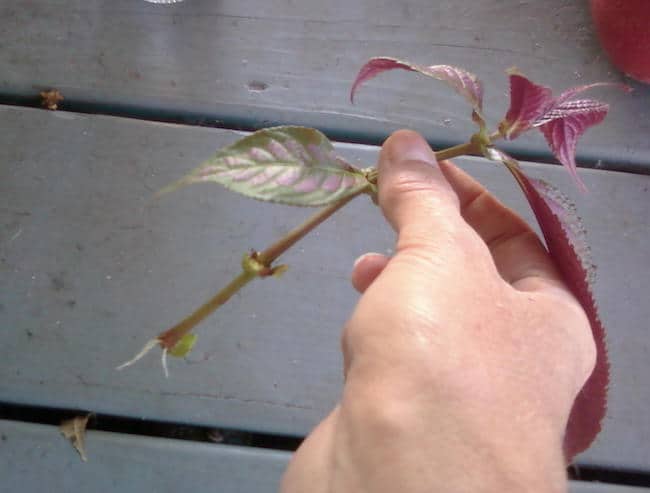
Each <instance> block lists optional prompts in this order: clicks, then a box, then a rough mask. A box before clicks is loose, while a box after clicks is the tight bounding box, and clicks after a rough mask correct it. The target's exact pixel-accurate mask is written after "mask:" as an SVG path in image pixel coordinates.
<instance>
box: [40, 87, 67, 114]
mask: <svg viewBox="0 0 650 493" xmlns="http://www.w3.org/2000/svg"><path fill="white" fill-rule="evenodd" d="M61 101H63V95H62V94H61V93H60V92H59V91H57V90H56V89H52V90H50V91H43V92H41V105H42V106H43V107H44V108H47V109H48V110H52V111H55V110H56V109H58V107H59V103H60V102H61Z"/></svg>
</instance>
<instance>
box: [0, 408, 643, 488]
mask: <svg viewBox="0 0 650 493" xmlns="http://www.w3.org/2000/svg"><path fill="white" fill-rule="evenodd" d="M0 438H1V440H0V477H2V484H3V487H4V488H6V489H7V491H27V492H29V491H51V492H56V493H67V492H77V491H84V492H87V493H92V492H95V491H97V492H106V491H119V492H120V493H142V492H144V491H156V492H184V491H219V492H220V493H231V492H232V493H235V492H237V493H249V492H250V493H253V492H255V493H265V492H268V493H271V492H276V491H277V490H278V485H279V484H280V480H281V477H282V473H283V471H284V469H285V467H286V465H287V463H288V461H289V458H290V454H289V453H288V452H280V451H271V450H264V449H255V448H250V447H236V446H232V445H217V444H209V443H197V442H187V441H181V440H170V439H163V438H151V437H139V436H134V435H121V434H117V433H108V432H102V431H93V430H89V431H88V432H87V433H86V437H85V440H86V453H87V455H88V462H82V461H81V460H80V458H79V456H78V455H77V452H76V451H75V450H74V449H73V448H72V446H71V445H70V444H69V443H68V442H67V441H66V440H65V439H64V438H63V437H62V436H61V434H60V433H59V430H58V429H57V428H56V427H54V426H46V425H37V424H31V423H20V422H12V421H3V420H0ZM569 491H570V493H599V492H602V493H605V492H608V493H643V492H646V493H648V492H650V489H646V488H633V487H625V486H617V485H612V484H607V485H605V484H595V483H582V482H576V481H573V482H571V484H570V488H569Z"/></svg>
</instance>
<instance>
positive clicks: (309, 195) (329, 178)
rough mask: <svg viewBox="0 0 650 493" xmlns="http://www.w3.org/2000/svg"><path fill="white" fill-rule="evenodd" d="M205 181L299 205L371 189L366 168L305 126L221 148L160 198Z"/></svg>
mask: <svg viewBox="0 0 650 493" xmlns="http://www.w3.org/2000/svg"><path fill="white" fill-rule="evenodd" d="M205 182H214V183H219V184H221V185H223V186H225V187H226V188H228V189H230V190H233V191H235V192H238V193H240V194H242V195H245V196H247V197H251V198H254V199H257V200H263V201H266V202H278V203H282V204H288V205H299V206H319V205H325V204H329V203H331V202H335V201H337V200H340V199H343V198H345V197H348V196H350V195H353V194H355V193H358V192H360V191H361V190H363V189H364V188H366V187H368V186H369V183H368V181H367V180H366V177H365V175H364V173H363V172H362V171H361V170H358V169H356V168H353V167H352V166H351V165H349V164H347V163H346V162H345V161H344V160H343V159H341V158H340V157H338V156H336V155H335V154H334V148H333V147H332V144H331V143H330V141H329V140H327V137H325V136H324V135H323V134H322V133H321V132H319V131H318V130H315V129H312V128H305V127H274V128H266V129H264V130H259V131H257V132H255V133H253V134H251V135H249V136H247V137H244V138H243V139H241V140H239V141H237V142H235V143H234V144H231V145H229V146H227V147H224V148H223V149H221V150H219V152H217V154H215V155H214V156H213V157H212V158H211V159H209V160H208V161H206V162H205V163H203V164H202V165H201V166H199V167H198V168H197V169H195V170H194V171H192V172H191V173H190V174H189V175H187V176H185V177H184V178H182V179H181V180H180V181H178V182H176V183H173V184H172V185H170V186H168V187H167V188H165V189H163V190H161V191H160V192H159V193H158V195H160V194H162V193H166V192H169V191H172V190H175V189H177V188H179V187H181V186H184V185H190V184H193V183H205Z"/></svg>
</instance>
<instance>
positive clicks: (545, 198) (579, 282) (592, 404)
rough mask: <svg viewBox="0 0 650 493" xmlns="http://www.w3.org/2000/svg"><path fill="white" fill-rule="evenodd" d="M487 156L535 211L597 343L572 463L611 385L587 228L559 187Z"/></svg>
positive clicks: (596, 425) (576, 414)
mask: <svg viewBox="0 0 650 493" xmlns="http://www.w3.org/2000/svg"><path fill="white" fill-rule="evenodd" d="M487 157H489V158H490V159H493V160H496V161H502V162H503V163H504V164H505V165H506V167H507V168H508V169H509V170H510V172H511V173H512V174H513V176H514V177H515V179H516V180H517V182H518V183H519V185H520V187H521V189H522V190H523V192H524V194H525V195H526V198H527V199H528V203H529V204H530V206H531V208H532V209H533V212H534V213H535V217H536V218H537V222H538V223H539V226H540V228H541V230H542V233H543V235H544V239H545V240H546V246H547V248H548V251H549V253H550V254H551V257H552V258H553V260H554V261H555V263H556V265H557V267H558V269H559V271H560V273H561V274H562V276H563V278H564V281H565V282H566V284H567V286H568V287H569V289H570V290H571V292H572V293H573V294H574V296H575V297H576V298H577V299H578V301H579V302H580V304H581V305H582V307H583V309H584V310H585V313H586V314H587V318H588V319H589V323H590V325H591V330H592V333H593V336H594V340H595V342H596V349H597V356H596V366H595V368H594V371H593V373H592V374H591V376H590V377H589V379H588V380H587V382H586V383H585V385H584V387H583V388H582V390H581V391H580V393H579V394H578V396H577V397H576V401H575V403H574V405H573V408H572V409H571V414H570V416H569V421H568V424H567V429H566V433H565V436H564V453H565V457H566V459H567V462H570V461H571V459H572V458H573V457H574V456H575V455H577V454H578V453H580V452H582V451H584V450H586V449H587V448H589V446H590V445H591V444H592V443H593V441H594V439H595V438H596V436H597V435H598V433H599V432H600V430H601V428H602V421H603V418H604V417H605V413H606V410H607V386H608V383H609V362H608V359H607V347H606V345H605V329H604V327H603V325H602V323H601V321H600V318H599V316H598V310H597V307H596V303H595V301H594V297H593V294H592V292H591V285H592V283H593V279H594V270H595V268H594V266H593V264H592V263H591V259H590V252H589V247H588V245H587V242H586V239H585V236H586V235H585V231H584V228H583V226H582V223H581V221H580V218H579V217H578V216H577V215H576V211H575V207H574V206H573V204H571V203H570V201H569V200H568V199H567V198H566V197H564V196H563V195H562V194H561V193H560V192H559V191H557V190H556V189H555V188H553V187H551V186H550V185H548V184H547V183H545V182H543V181H541V180H535V179H532V178H528V177H527V176H526V175H525V174H524V172H523V171H522V170H521V168H520V167H519V163H517V161H515V160H514V159H513V158H511V157H510V156H508V155H507V154H505V153H503V152H501V151H499V150H497V149H494V148H491V149H489V150H488V156H487Z"/></svg>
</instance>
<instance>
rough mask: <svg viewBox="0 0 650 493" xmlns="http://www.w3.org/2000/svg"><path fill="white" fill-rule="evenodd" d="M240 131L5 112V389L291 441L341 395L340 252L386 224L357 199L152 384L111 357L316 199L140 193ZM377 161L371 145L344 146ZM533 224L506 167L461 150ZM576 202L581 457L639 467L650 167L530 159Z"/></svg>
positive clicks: (645, 455) (346, 255) (376, 243)
mask: <svg viewBox="0 0 650 493" xmlns="http://www.w3.org/2000/svg"><path fill="white" fill-rule="evenodd" d="M236 137H237V134H236V133H235V132H230V131H223V130H215V129H207V128H197V127H183V126H176V125H167V124H160V123H151V122H143V121H137V120H129V119H122V118H115V117H105V116H87V115H86V116H84V115H77V114H72V113H65V112H54V113H53V112H46V111H39V110H29V109H19V108H13V107H0V144H1V145H0V163H2V165H1V166H0V228H1V229H0V235H1V236H0V271H1V272H2V275H0V329H1V330H2V341H3V344H2V347H1V349H0V374H1V375H2V378H1V379H0V401H12V402H22V403H32V404H42V405H49V406H60V407H67V408H79V409H87V410H91V411H95V412H102V413H111V414H118V415H129V416H135V417H143V418H151V419H160V420H172V421H179V422H190V423H200V424H207V425H215V426H221V427H235V428H244V429H251V430H262V431H266V432H278V433H286V434H295V435H303V434H305V433H307V432H308V431H309V430H310V429H311V427H313V426H314V425H315V424H316V423H317V422H318V420H319V419H321V418H322V417H323V416H324V415H325V414H326V413H327V412H328V410H329V409H330V408H331V407H332V406H333V405H334V403H335V402H336V400H337V396H338V394H339V391H340V388H341V384H342V378H341V368H340V365H341V360H340V355H339V351H338V345H339V341H338V337H339V333H340V328H341V326H342V325H343V323H344V322H345V320H346V318H347V317H348V315H349V313H350V311H351V310H352V308H353V306H354V303H355V300H356V299H357V296H356V294H355V293H354V291H353V290H352V288H351V287H350V286H349V282H348V275H349V272H350V268H351V266H352V263H353V260H354V259H355V258H356V256H358V255H359V254H361V253H363V252H365V251H368V250H372V251H381V252H388V253H390V251H391V248H392V246H393V234H392V232H391V231H390V230H389V228H388V227H387V226H386V225H385V224H384V222H383V221H382V220H381V218H380V215H379V214H378V213H377V211H376V210H375V207H374V206H373V205H372V204H371V203H370V201H368V200H362V199H357V200H355V201H353V202H352V203H351V204H350V205H349V206H348V207H346V209H345V210H343V211H341V212H340V213H338V214H337V215H336V216H334V218H333V220H332V221H331V222H329V223H327V224H324V225H323V226H322V227H321V228H319V229H318V230H317V231H316V232H314V234H313V235H311V236H309V237H307V238H306V239H305V240H304V241H303V242H301V243H300V244H299V245H298V246H297V247H296V248H295V249H294V250H293V251H291V252H289V253H288V254H287V255H286V256H285V258H284V259H283V261H286V262H287V263H288V264H289V265H290V270H289V272H287V274H286V275H285V276H284V278H283V279H281V280H275V279H270V280H264V281H257V282H255V283H253V284H251V285H250V286H248V287H247V288H246V290H245V291H244V292H243V293H241V295H239V296H236V297H235V298H234V299H233V300H232V301H231V302H230V303H228V304H227V305H226V306H224V307H223V308H222V309H221V310H220V313H217V314H216V315H215V316H213V317H212V318H210V319H209V320H208V321H206V322H204V323H203V324H202V326H201V328H200V340H199V344H198V346H197V348H196V349H195V350H194V352H193V353H192V354H191V355H190V356H189V358H188V360H173V361H171V362H170V367H171V377H170V378H169V379H165V378H164V376H163V374H162V371H161V368H160V363H159V359H158V358H157V357H156V356H154V355H150V356H149V357H147V358H146V359H145V360H143V361H142V362H140V363H139V364H138V365H137V366H136V367H133V368H130V369H127V370H125V371H123V372H116V371H114V370H113V368H114V367H115V365H117V364H118V363H120V362H121V361H124V360H125V359H127V358H129V357H130V356H131V355H132V354H134V352H135V351H136V350H137V349H139V347H140V346H141V345H142V344H143V343H144V342H145V340H147V339H149V338H150V337H153V336H154V335H155V334H156V333H158V332H159V331H160V330H162V329H164V328H166V327H167V326H169V325H171V324H172V323H174V322H176V321H177V320H178V319H179V318H180V317H181V316H184V315H186V314H187V313H188V312H189V311H190V310H191V309H193V308H194V307H195V306H196V305H197V304H198V303H200V302H203V300H204V299H206V298H207V297H208V296H210V295H212V294H213V293H214V292H215V291H216V290H217V289H218V288H220V287H221V286H223V285H224V284H225V283H226V282H228V281H229V280H230V278H231V277H232V276H233V275H235V274H236V273H237V270H238V268H239V267H238V266H239V260H240V258H241V255H242V253H244V252H246V251H247V250H248V249H249V248H257V249H261V248H263V247H264V246H266V245H267V244H269V243H270V242H271V241H273V240H275V239H277V238H278V237H280V236H281V235H282V234H283V233H284V232H286V231H287V230H288V229H289V228H291V227H293V226H294V225H296V224H297V223H298V222H299V221H301V220H302V219H303V218H305V217H306V216H307V215H308V214H310V213H311V211H308V210H304V209H293V208H289V207H284V206H270V205H266V204H262V203H259V202H255V201H251V200H247V199H244V198H240V197H239V196H237V195H234V194H232V193H230V192H227V191H225V190H223V189H221V188H219V187H216V186H196V187H193V188H187V189H185V190H181V191H178V192H176V193H174V194H172V195H168V196H166V197H164V198H163V199H162V200H160V201H159V202H156V203H149V200H150V198H151V196H152V193H153V192H154V191H155V190H157V189H159V188H161V187H162V186H164V185H166V184H168V183H169V182H171V181H172V180H174V179H176V178H178V177H180V176H181V175H182V174H183V173H184V172H186V171H187V170H189V169H191V168H193V167H194V166H195V165H197V164H198V163H199V162H200V161H201V160H203V159H204V158H206V157H208V156H210V155H211V154H212V153H213V152H214V151H215V150H216V149H217V148H218V147H220V146H221V145H224V144H226V143H228V142H231V141H233V139H235V138H236ZM339 150H340V151H341V153H343V154H344V155H345V156H346V157H347V158H349V159H350V160H351V161H352V162H358V163H360V164H361V163H365V164H372V163H374V161H375V159H376V156H377V148H373V147H364V146H352V145H340V146H339ZM459 162H461V163H462V164H463V165H464V166H465V167H466V169H468V170H469V171H470V172H471V173H473V174H474V175H475V176H476V177H478V178H479V179H480V180H481V181H483V182H484V183H486V184H487V185H488V186H489V187H490V188H491V189H492V190H493V191H494V192H495V193H496V194H497V195H498V196H500V197H501V198H503V199H504V200H505V201H506V202H507V203H508V204H510V205H512V206H513V207H515V208H516V209H517V210H520V211H523V212H524V213H525V216H526V217H527V218H529V219H530V217H531V215H530V213H528V212H527V207H526V206H525V204H524V201H523V199H522V198H521V196H520V193H519V191H518V190H517V189H516V187H515V185H514V184H513V183H512V180H511V179H510V178H509V177H508V176H507V175H506V173H505V171H503V170H502V169H501V168H498V167H496V166H495V165H493V164H490V163H487V162H485V161H481V160H477V159H467V160H462V161H459ZM527 167H528V169H529V170H530V171H531V172H532V173H533V174H535V175H536V176H540V177H544V178H546V179H548V180H550V181H553V182H555V183H556V184H557V186H559V187H561V188H563V189H564V190H566V191H567V192H571V194H572V196H573V197H574V198H575V199H576V200H577V204H578V208H579V210H580V211H581V213H582V214H583V216H584V218H585V223H586V226H587V228H588V230H589V231H590V233H591V234H590V240H591V245H592V249H593V253H594V258H595V261H596V263H597V264H598V265H599V266H600V270H599V279H598V283H597V286H596V295H597V298H598V299H599V301H600V304H601V312H602V318H603V320H604V322H605V325H606V326H607V327H608V328H609V347H610V354H611V358H612V364H613V369H612V372H613V376H612V378H613V385H612V389H611V402H610V409H609V413H608V416H607V420H606V422H605V429H604V432H603V433H602V435H601V436H600V438H599V440H598V442H597V444H596V445H595V446H594V447H593V448H592V449H591V450H590V451H588V452H587V453H585V454H584V455H582V456H581V458H580V462H581V463H583V464H596V465H612V466H621V467H629V468H639V469H642V470H650V416H649V415H648V413H647V408H648V405H649V404H650V381H649V380H648V379H647V375H648V374H649V373H650V368H649V366H650V362H649V360H648V353H649V346H650V343H649V342H648V337H647V328H648V326H647V323H648V322H647V321H648V320H649V319H650V305H648V303H645V302H644V299H645V298H643V296H640V295H639V294H638V293H647V292H649V291H650V279H649V278H648V276H647V275H646V268H647V265H649V264H650V249H648V247H647V245H648V243H649V241H650V227H649V224H648V221H649V219H648V218H649V217H650V201H649V200H648V197H649V196H650V194H649V193H648V187H650V177H645V176H638V175H630V174H624V173H616V172H605V171H593V170H585V171H584V172H583V173H582V177H583V178H584V180H585V182H586V183H587V185H588V186H589V187H590V190H591V192H590V193H589V194H587V195H583V196H578V195H577V194H576V193H574V192H573V188H572V186H571V184H570V182H569V179H568V177H567V176H566V173H565V172H564V170H562V169H560V168H558V167H550V166H545V165H534V164H528V165H527Z"/></svg>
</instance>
